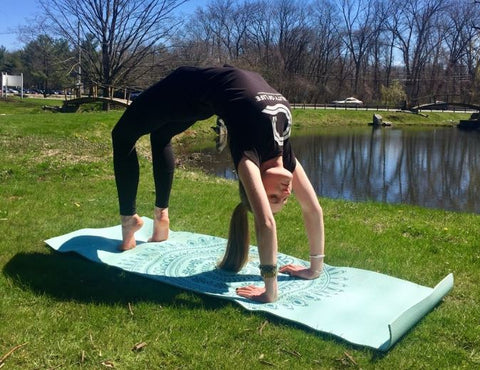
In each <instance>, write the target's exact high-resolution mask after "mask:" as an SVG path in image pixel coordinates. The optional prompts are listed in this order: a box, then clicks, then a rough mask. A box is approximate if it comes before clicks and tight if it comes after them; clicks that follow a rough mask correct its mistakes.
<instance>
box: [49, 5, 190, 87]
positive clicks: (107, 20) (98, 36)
mask: <svg viewBox="0 0 480 370" xmlns="http://www.w3.org/2000/svg"><path fill="white" fill-rule="evenodd" d="M185 1H186V0H84V1H78V0H40V4H41V7H42V9H43V11H44V12H45V14H46V16H47V17H48V18H49V19H50V20H51V21H52V23H53V25H54V30H55V32H57V33H58V34H59V35H61V36H63V37H64V38H66V39H67V40H69V42H70V43H71V44H72V45H75V47H76V49H77V51H78V52H79V53H80V52H81V53H82V54H81V55H82V58H83V60H84V63H86V64H88V70H89V71H90V73H91V76H90V77H91V78H92V80H93V81H94V82H95V83H97V84H98V85H99V86H100V87H101V88H102V89H103V95H104V96H112V93H113V88H114V87H118V86H120V85H123V84H124V82H125V81H127V80H128V78H129V77H130V75H132V74H133V73H134V72H135V70H136V67H137V66H138V65H140V64H142V62H143V61H145V60H146V58H147V57H149V56H151V55H152V53H155V50H156V46H157V45H159V44H160V43H168V39H169V37H170V35H171V34H172V32H173V31H174V28H175V25H176V24H175V23H174V22H173V11H174V10H175V9H176V8H177V7H178V6H180V5H181V4H183V3H184V2H185ZM84 40H89V42H88V43H85V42H84ZM92 47H94V49H92ZM133 77H135V76H133Z"/></svg>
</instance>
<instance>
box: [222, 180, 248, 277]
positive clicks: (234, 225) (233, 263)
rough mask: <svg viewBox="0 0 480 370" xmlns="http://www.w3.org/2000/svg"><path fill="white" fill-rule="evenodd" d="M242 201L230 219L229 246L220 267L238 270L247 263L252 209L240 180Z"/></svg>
mask: <svg viewBox="0 0 480 370" xmlns="http://www.w3.org/2000/svg"><path fill="white" fill-rule="evenodd" d="M239 193H240V203H239V204H238V205H237V206H236V207H235V209H234V210H233V213H232V217H231V219H230V230H229V232H228V242H227V248H226V250H225V255H224V256H223V259H222V261H221V262H220V263H219V264H218V267H219V268H221V269H223V270H228V271H234V272H238V271H240V270H241V269H242V267H243V266H245V264H246V263H247V260H248V250H249V248H250V232H249V228H248V211H251V207H250V202H249V201H248V198H247V194H246V192H245V188H244V187H243V185H242V183H241V181H239Z"/></svg>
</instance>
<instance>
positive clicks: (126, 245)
mask: <svg viewBox="0 0 480 370" xmlns="http://www.w3.org/2000/svg"><path fill="white" fill-rule="evenodd" d="M142 226H143V220H142V219H141V217H140V216H139V215H137V214H135V215H133V216H122V239H123V241H122V245H120V246H119V247H118V249H119V250H121V251H126V250H129V249H133V248H135V246H136V245H137V242H136V241H135V233H136V232H137V231H138V230H140V229H141V228H142Z"/></svg>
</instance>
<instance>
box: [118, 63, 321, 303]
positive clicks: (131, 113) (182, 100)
mask: <svg viewBox="0 0 480 370" xmlns="http://www.w3.org/2000/svg"><path fill="white" fill-rule="evenodd" d="M212 115H217V116H218V117H220V118H222V119H223V121H224V122H225V125H226V126H227V130H228V140H229V147H230V151H231V155H232V159H233V162H234V165H235V168H236V171H237V173H238V177H239V187H240V198H241V203H240V204H239V205H238V206H237V207H236V208H235V210H234V212H233V214H232V219H231V222H230V232H229V238H228V244H227V249H226V251H225V255H224V257H223V260H222V261H221V262H220V263H219V267H220V268H222V269H226V270H231V271H235V272H237V271H239V270H240V269H241V268H242V267H243V266H244V265H245V263H246V261H247V257H248V249H249V235H248V217H247V216H248V214H247V212H248V211H251V212H252V213H253V216H254V222H255V232H256V236H257V244H258V251H259V258H260V272H261V275H262V277H263V280H264V283H265V284H264V286H263V287H258V286H253V285H251V286H245V287H241V288H238V289H237V294H238V295H240V296H242V297H245V298H249V299H252V300H255V301H259V302H273V301H275V300H276V299H277V296H278V291H277V251H278V247H277V231H276V223H275V218H274V214H275V213H277V212H279V211H280V210H281V209H282V207H283V206H284V204H285V203H286V202H287V199H288V198H289V196H290V194H291V193H292V191H293V192H294V193H295V196H296V198H297V199H298V201H299V204H300V206H301V209H302V214H303V218H304V222H305V228H306V232H307V236H308V240H309V245H310V267H309V268H305V267H303V266H298V265H286V266H282V267H281V268H280V270H279V271H280V272H282V273H287V274H290V275H293V276H297V277H300V278H304V279H315V278H317V277H318V276H319V275H320V273H321V271H322V268H323V257H324V226H323V213H322V208H321V207H320V204H319V203H318V198H317V196H316V193H315V191H314V189H313V187H312V185H311V183H310V181H309V180H308V178H307V175H306V174H305V171H304V169H303V167H302V166H301V164H300V163H299V162H298V161H297V159H296V158H295V155H294V153H293V151H292V148H291V146H290V140H289V137H290V130H291V125H292V116H291V112H290V105H289V103H288V101H287V100H286V99H285V98H284V97H283V96H282V95H281V94H279V93H278V92H277V91H275V90H274V89H273V88H272V87H270V86H269V85H268V84H267V82H266V81H265V80H264V79H263V78H262V77H261V76H260V75H258V74H257V73H254V72H250V71H245V70H241V69H238V68H234V67H230V66H224V67H212V68H196V67H181V68H178V69H177V70H175V71H174V72H172V73H171V74H169V75H168V76H167V77H166V78H164V79H163V80H161V81H160V82H158V83H156V84H155V85H153V86H151V87H150V88H148V89H147V90H145V91H144V92H143V93H142V94H140V95H139V96H138V97H137V98H136V99H135V101H134V102H133V103H132V104H131V105H130V106H129V107H128V108H127V110H126V111H125V113H124V114H123V116H122V117H121V119H120V120H119V122H118V123H117V125H116V126H115V128H114V129H113V131H112V140H113V158H114V170H115V180H116V184H117V189H118V197H119V204H120V215H121V221H122V238H123V241H122V245H121V246H120V249H121V250H128V249H131V248H134V247H135V245H136V242H135V232H136V231H138V230H139V229H140V228H141V227H142V225H143V221H142V219H141V218H140V216H139V215H138V214H137V211H136V196H137V187H138V182H139V164H138V159H137V154H136V151H135V144H136V142H137V140H138V139H139V138H140V137H141V136H143V135H146V134H149V135H150V142H151V149H152V161H153V174H154V180H155V192H156V199H155V209H154V226H153V234H152V237H151V239H150V240H151V241H155V242H160V241H163V240H166V239H167V238H168V232H169V215H168V201H169V197H170V190H171V188H172V181H173V171H174V166H175V161H174V156H173V152H172V146H171V143H170V141H171V139H172V138H173V137H174V136H175V135H177V134H179V133H181V132H183V131H184V130H186V129H187V128H188V127H190V126H191V125H193V124H194V123H195V122H196V121H198V120H203V119H207V118H208V117H211V116H212Z"/></svg>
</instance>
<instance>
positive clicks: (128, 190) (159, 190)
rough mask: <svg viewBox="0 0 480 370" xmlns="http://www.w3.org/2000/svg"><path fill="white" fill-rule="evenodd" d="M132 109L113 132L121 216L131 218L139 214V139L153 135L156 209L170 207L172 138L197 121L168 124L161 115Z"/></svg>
mask: <svg viewBox="0 0 480 370" xmlns="http://www.w3.org/2000/svg"><path fill="white" fill-rule="evenodd" d="M135 108H136V107H135V104H133V105H132V106H131V107H129V108H128V109H127V110H126V111H125V113H124V115H123V116H122V117H121V118H120V120H119V121H118V123H117V124H116V126H115V127H114V129H113V131H112V143H113V166H114V171H115V181H116V184H117V191H118V200H119V205H120V214H121V215H122V216H131V215H134V214H135V213H136V198H137V189H138V182H139V176H140V169H139V164H138V157H137V151H136V149H135V144H136V142H137V140H138V139H139V138H140V137H141V136H143V135H146V134H150V143H151V149H152V164H153V177H154V181H155V206H157V207H160V208H166V207H168V201H169V199H170V191H171V189H172V183H173V172H174V168H175V158H174V155H173V150H172V145H171V143H170V141H171V139H172V137H174V136H175V135H177V134H179V133H181V132H183V131H184V130H186V129H187V128H188V127H190V126H191V125H192V124H193V123H194V122H165V121H162V120H159V118H158V116H159V114H155V112H153V111H150V112H148V111H147V112H145V111H142V110H141V109H135Z"/></svg>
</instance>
